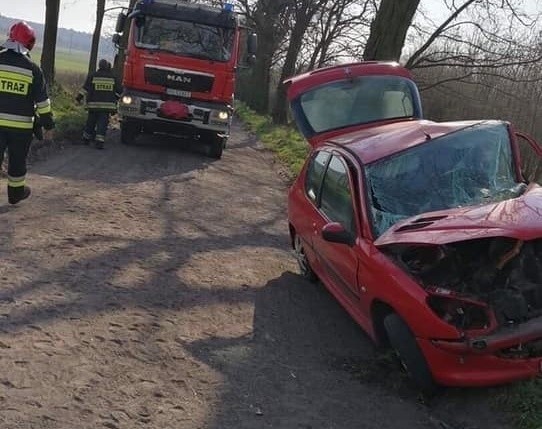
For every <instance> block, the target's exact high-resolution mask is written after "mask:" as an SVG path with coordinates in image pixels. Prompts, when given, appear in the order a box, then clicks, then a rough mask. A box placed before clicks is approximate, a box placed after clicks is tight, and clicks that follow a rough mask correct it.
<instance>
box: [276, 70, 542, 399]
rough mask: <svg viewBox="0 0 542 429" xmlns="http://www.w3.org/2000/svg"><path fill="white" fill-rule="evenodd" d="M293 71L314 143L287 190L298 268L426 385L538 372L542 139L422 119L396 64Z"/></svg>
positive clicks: (504, 127) (300, 120)
mask: <svg viewBox="0 0 542 429" xmlns="http://www.w3.org/2000/svg"><path fill="white" fill-rule="evenodd" d="M286 84H287V85H288V97H289V100H290V103H291V107H292V112H293V115H294V117H295V119H296V122H297V124H298V126H299V128H300V130H301V131H302V133H303V134H304V135H305V137H306V138H307V140H308V141H309V143H310V144H311V146H312V151H311V153H310V155H309V156H308V158H307V161H306V163H305V165H304V167H303V169H302V171H301V173H300V175H299V176H298V178H297V180H296V181H295V183H294V184H293V186H292V187H291V189H290V192H289V198H288V218H289V227H290V234H291V240H292V245H293V248H294V253H295V255H296V257H297V260H298V262H299V266H300V270H301V272H302V274H303V275H304V276H305V277H306V278H308V279H311V280H316V279H320V280H321V281H322V283H323V284H324V285H325V286H326V287H327V288H328V289H329V290H330V292H331V293H332V294H333V295H334V296H335V298H336V299H337V300H338V301H339V302H340V303H341V305H342V306H343V307H344V308H345V309H346V310H347V311H348V313H349V314H350V315H351V316H352V317H353V318H354V319H355V320H356V321H357V323H359V324H360V325H361V326H362V327H363V328H364V330H365V331H367V333H368V334H369V335H370V336H371V337H372V338H373V339H374V340H375V341H376V342H378V343H381V344H388V345H390V346H391V347H392V348H393V349H394V350H395V352H396V353H397V354H398V356H399V358H400V360H401V362H402V364H403V365H404V367H405V368H406V369H407V372H408V373H409V375H410V376H411V377H412V378H413V379H414V381H415V382H416V383H417V384H418V385H419V386H420V387H421V388H423V389H432V388H433V387H434V386H435V385H436V384H441V385H448V386H482V385H494V384H499V383H505V382H510V381H513V380H519V379H523V378H530V377H535V376H538V375H540V374H541V373H542V187H540V186H539V185H537V184H536V183H528V181H527V180H526V179H525V178H524V176H523V173H522V169H521V167H520V166H521V162H522V160H521V159H520V150H519V147H520V142H521V143H522V145H523V144H524V145H525V146H526V147H528V148H530V150H531V151H532V153H533V154H535V155H534V156H537V157H539V156H540V155H541V152H540V149H539V148H538V145H537V143H536V142H535V141H534V140H532V139H531V138H530V137H528V136H526V135H524V134H521V133H518V132H516V131H515V130H514V128H513V127H512V125H511V124H509V123H507V122H503V121H465V122H445V123H436V122H432V121H427V120H423V119H422V109H421V103H420V97H419V94H418V90H417V88H416V85H415V84H414V83H413V81H412V78H411V76H410V74H409V72H408V71H407V70H406V69H404V68H402V67H399V66H398V65H397V64H394V63H380V62H366V63H357V64H347V65H341V66H336V67H330V68H325V69H320V70H316V71H313V72H310V73H306V74H303V75H300V76H297V77H293V78H291V79H289V80H287V81H286ZM531 161H532V160H531Z"/></svg>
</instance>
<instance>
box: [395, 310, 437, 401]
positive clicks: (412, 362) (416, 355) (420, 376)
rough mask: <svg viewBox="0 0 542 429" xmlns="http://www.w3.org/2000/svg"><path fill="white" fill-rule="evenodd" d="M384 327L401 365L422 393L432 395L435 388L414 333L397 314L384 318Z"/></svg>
mask: <svg viewBox="0 0 542 429" xmlns="http://www.w3.org/2000/svg"><path fill="white" fill-rule="evenodd" d="M384 328H385V329H386V334H387V335H388V339H389V342H390V345H391V347H392V349H393V350H394V352H395V353H396V355H397V357H398V359H399V361H400V363H401V365H402V367H403V368H404V370H405V371H406V373H407V374H408V376H409V377H410V379H411V380H412V381H413V382H414V383H415V384H416V386H417V387H418V388H419V389H420V390H421V392H422V393H424V394H426V395H432V394H434V393H435V391H436V389H437V385H436V384H435V381H434V380H433V375H432V374H431V371H430V370H429V366H428V365H427V361H426V360H425V356H424V355H423V353H422V351H421V349H420V347H419V346H418V342H417V341H416V338H415V337H414V334H413V333H412V331H411V330H410V328H409V327H408V325H407V324H406V323H405V321H404V320H403V319H401V317H399V315H398V314H396V313H392V314H389V315H387V316H386V317H385V318H384Z"/></svg>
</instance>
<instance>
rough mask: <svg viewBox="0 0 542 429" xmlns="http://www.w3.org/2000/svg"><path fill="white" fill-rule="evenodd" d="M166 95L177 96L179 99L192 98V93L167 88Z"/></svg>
mask: <svg viewBox="0 0 542 429" xmlns="http://www.w3.org/2000/svg"><path fill="white" fill-rule="evenodd" d="M166 93H167V94H169V95H176V96H177V97H185V98H190V97H192V93H191V92H190V91H181V90H180V89H173V88H166Z"/></svg>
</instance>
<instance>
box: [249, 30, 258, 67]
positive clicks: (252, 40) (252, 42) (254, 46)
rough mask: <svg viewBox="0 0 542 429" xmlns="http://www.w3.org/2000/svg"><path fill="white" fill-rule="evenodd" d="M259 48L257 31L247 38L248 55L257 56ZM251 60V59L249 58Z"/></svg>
mask: <svg viewBox="0 0 542 429" xmlns="http://www.w3.org/2000/svg"><path fill="white" fill-rule="evenodd" d="M257 50H258V35H257V34H256V33H250V34H249V35H248V39H247V54H248V57H249V58H250V57H255V56H256V51H257ZM249 62H250V60H249Z"/></svg>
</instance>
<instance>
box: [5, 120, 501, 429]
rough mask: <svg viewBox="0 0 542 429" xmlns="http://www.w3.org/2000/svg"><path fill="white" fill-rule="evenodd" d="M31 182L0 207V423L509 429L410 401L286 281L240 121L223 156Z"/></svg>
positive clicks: (147, 149)
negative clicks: (27, 194)
mask: <svg viewBox="0 0 542 429" xmlns="http://www.w3.org/2000/svg"><path fill="white" fill-rule="evenodd" d="M111 140H115V141H116V136H115V135H112V138H111ZM29 182H30V184H31V185H32V187H33V191H34V195H33V196H32V197H31V199H30V200H29V201H27V202H23V203H21V204H20V206H18V207H8V206H7V202H5V201H4V202H2V203H0V221H1V222H0V229H1V234H2V240H1V241H0V256H1V260H2V263H1V265H0V427H1V428H9V429H16V428H17V429H18V428H55V429H56V428H66V429H68V428H69V429H73V428H101V427H106V428H110V429H115V428H119V429H122V428H140V427H141V428H151V429H154V428H156V429H164V428H181V429H183V428H190V429H196V428H205V429H244V428H255V429H256V428H281V429H289V428H292V429H293V428H305V429H308V428H314V429H320V428H322V429H331V428H341V429H342V428H346V429H350V428H369V429H370V428H378V429H387V428H445V427H447V428H452V427H453V428H459V427H462V428H478V427H479V428H486V427H491V428H493V429H496V428H503V427H507V426H506V425H505V424H504V423H503V422H502V419H501V416H496V415H495V414H494V413H493V412H492V411H491V410H490V408H489V405H488V403H489V401H488V400H486V399H485V398H486V397H487V396H489V395H488V394H490V391H487V390H483V391H474V392H473V391H448V392H447V393H446V394H444V396H443V397H442V398H440V399H439V400H438V401H437V403H436V404H434V405H433V406H432V407H429V408H428V407H425V406H423V405H421V404H419V403H418V402H417V401H416V398H415V394H414V392H413V391H412V390H410V389H409V388H408V387H406V385H405V382H404V381H403V380H402V378H401V375H400V373H399V372H398V371H396V370H395V369H393V368H392V369H390V367H389V365H387V364H385V363H384V364H381V361H382V359H380V358H377V357H376V356H377V355H376V352H375V350H374V349H373V346H372V344H371V343H370V341H369V340H368V338H367V337H366V336H365V335H364V334H363V333H362V332H361V331H360V330H359V329H358V328H357V327H356V325H355V324H354V323H353V322H352V321H351V320H350V319H349V318H348V317H347V316H346V315H345V314H344V312H343V311H342V310H341V309H340V308H339V306H338V305H337V304H336V303H335V302H334V301H333V300H332V299H331V298H330V296H329V295H328V294H327V293H326V292H325V291H324V290H323V288H322V287H321V286H318V285H311V284H309V283H306V282H305V281H304V280H302V279H301V278H300V277H299V276H298V275H297V274H296V272H297V271H296V266H295V264H294V260H293V258H292V257H291V255H290V253H289V247H288V237H287V233H286V232H287V224H286V210H285V203H286V189H287V187H286V184H285V182H284V181H283V180H282V179H281V178H280V175H279V174H278V171H277V167H276V165H275V164H274V163H273V158H272V156H271V155H270V154H269V153H268V152H266V151H264V150H262V149H261V148H260V147H259V146H258V144H257V142H255V141H254V139H251V138H250V137H249V136H248V135H247V134H246V133H244V132H243V131H242V130H241V129H240V127H239V125H238V124H236V125H235V127H234V133H233V136H232V139H231V143H230V147H229V148H228V149H227V150H226V152H225V154H224V157H223V159H222V160H221V161H213V162H212V161H210V160H209V159H207V158H205V157H204V156H202V155H200V154H198V153H195V152H190V151H187V150H180V149H179V148H177V147H175V142H172V141H171V140H166V139H164V138H157V137H154V138H148V139H146V140H145V141H144V142H143V144H141V145H138V146H136V147H123V146H121V145H120V144H118V143H116V142H113V141H111V142H109V144H108V146H107V150H105V151H98V150H95V149H93V148H89V147H83V146H69V147H67V148H66V149H64V150H62V151H59V152H58V153H55V154H53V155H51V156H50V157H48V159H46V160H43V161H39V162H36V163H35V164H34V165H32V166H31V175H30V177H29ZM2 198H4V197H2ZM445 424H448V425H449V426H445Z"/></svg>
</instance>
